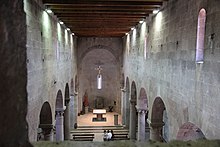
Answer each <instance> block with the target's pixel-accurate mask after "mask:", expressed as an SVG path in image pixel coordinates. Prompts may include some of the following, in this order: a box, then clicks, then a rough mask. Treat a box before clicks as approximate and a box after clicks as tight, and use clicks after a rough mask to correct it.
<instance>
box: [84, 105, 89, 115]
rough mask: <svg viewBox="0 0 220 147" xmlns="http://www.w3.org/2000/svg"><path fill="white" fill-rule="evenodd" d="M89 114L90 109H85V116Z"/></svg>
mask: <svg viewBox="0 0 220 147" xmlns="http://www.w3.org/2000/svg"><path fill="white" fill-rule="evenodd" d="M87 113H89V107H88V106H87V107H85V114H87Z"/></svg>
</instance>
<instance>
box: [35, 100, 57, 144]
mask: <svg viewBox="0 0 220 147" xmlns="http://www.w3.org/2000/svg"><path fill="white" fill-rule="evenodd" d="M39 120H40V121H39V129H38V134H37V141H40V140H50V141H53V131H52V130H53V120H52V111H51V106H50V104H49V102H47V101H46V102H44V104H43V105H42V107H41V111H40V116H39Z"/></svg>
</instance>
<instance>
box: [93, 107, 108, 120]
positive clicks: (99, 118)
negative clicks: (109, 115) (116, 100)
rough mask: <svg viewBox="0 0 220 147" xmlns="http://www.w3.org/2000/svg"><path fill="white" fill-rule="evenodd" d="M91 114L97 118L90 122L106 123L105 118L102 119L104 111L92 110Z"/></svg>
mask: <svg viewBox="0 0 220 147" xmlns="http://www.w3.org/2000/svg"><path fill="white" fill-rule="evenodd" d="M93 114H96V116H97V117H95V118H93V119H92V121H106V118H104V117H103V114H106V110H105V109H93Z"/></svg>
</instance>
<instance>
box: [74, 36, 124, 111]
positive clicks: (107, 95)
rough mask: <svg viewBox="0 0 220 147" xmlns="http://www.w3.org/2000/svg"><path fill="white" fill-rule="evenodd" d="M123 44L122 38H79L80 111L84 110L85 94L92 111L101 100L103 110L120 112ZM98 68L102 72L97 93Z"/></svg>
mask: <svg viewBox="0 0 220 147" xmlns="http://www.w3.org/2000/svg"><path fill="white" fill-rule="evenodd" d="M121 41H122V39H121V38H92V37H91V38H84V37H82V38H78V43H77V44H78V53H77V57H78V75H79V95H78V97H79V102H78V107H79V111H81V110H82V103H83V96H84V93H85V91H87V93H88V99H89V107H90V108H95V105H96V104H95V100H96V98H97V97H102V98H103V99H104V108H107V109H108V106H114V110H115V111H117V112H119V111H120V108H121V107H120V106H121V104H120V98H121V95H120V75H121V63H122V62H121V61H122V59H121V57H122V44H121ZM99 62H100V63H99ZM98 64H100V65H101V68H102V70H101V74H102V89H100V90H98V89H97V80H96V79H97V74H98V71H97V70H96V68H97V67H98ZM114 101H115V102H116V103H114Z"/></svg>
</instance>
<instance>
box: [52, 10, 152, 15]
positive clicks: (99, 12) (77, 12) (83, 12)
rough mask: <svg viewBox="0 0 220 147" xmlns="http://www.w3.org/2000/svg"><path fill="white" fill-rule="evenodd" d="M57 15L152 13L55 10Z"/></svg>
mask: <svg viewBox="0 0 220 147" xmlns="http://www.w3.org/2000/svg"><path fill="white" fill-rule="evenodd" d="M53 12H54V14H55V15H57V14H58V13H59V14H74V13H75V14H88V13H95V14H102V15H105V14H118V15H129V14H144V15H146V14H149V13H152V11H151V10H150V11H149V10H146V11H111V10H108V11H96V10H87V11H74V10H55V11H53Z"/></svg>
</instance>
